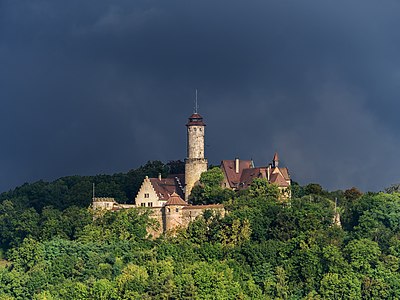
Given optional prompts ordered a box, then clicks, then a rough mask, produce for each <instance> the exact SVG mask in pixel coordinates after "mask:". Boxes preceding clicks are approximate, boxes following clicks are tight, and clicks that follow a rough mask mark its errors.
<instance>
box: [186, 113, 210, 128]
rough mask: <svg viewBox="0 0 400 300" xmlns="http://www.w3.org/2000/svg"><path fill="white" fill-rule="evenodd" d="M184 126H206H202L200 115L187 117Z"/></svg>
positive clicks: (195, 114)
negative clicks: (187, 119)
mask: <svg viewBox="0 0 400 300" xmlns="http://www.w3.org/2000/svg"><path fill="white" fill-rule="evenodd" d="M186 126H206V124H204V122H203V117H202V116H201V115H200V114H198V113H194V114H192V115H191V116H190V117H189V122H188V123H187V124H186Z"/></svg>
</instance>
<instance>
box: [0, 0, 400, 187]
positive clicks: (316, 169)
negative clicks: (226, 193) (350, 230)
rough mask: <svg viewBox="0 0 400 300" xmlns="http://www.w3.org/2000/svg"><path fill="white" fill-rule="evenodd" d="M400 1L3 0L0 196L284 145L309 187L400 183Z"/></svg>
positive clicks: (285, 157) (261, 161)
mask: <svg viewBox="0 0 400 300" xmlns="http://www.w3.org/2000/svg"><path fill="white" fill-rule="evenodd" d="M399 16H400V2H399V1H397V0H396V1H391V0H387V1H384V2H382V1H372V0H352V1H349V0H346V1H344V0H343V1H341V0H335V1H328V0H313V1H311V0H303V1H298V0H292V1H289V0H275V1H269V0H259V1H236V0H229V1H228V0H224V1H221V0H201V1H193V0H168V1H165V0H146V1H140V0H135V1H132V0H109V1H106V0H68V1H65V0H63V1H60V0H35V1H31V0H20V1H15V0H0V100H1V110H0V111H1V118H0V132H1V135H0V137H1V141H2V142H1V147H0V191H5V190H8V189H10V188H13V187H15V186H17V185H20V184H22V183H24V182H33V181H36V180H39V179H45V180H53V179H56V178H58V177H61V176H66V175H75V174H80V175H94V174H99V173H109V174H111V173H114V172H126V171H128V170H129V169H132V168H136V167H138V166H139V165H141V164H144V163H145V162H146V161H148V160H156V159H159V160H163V161H168V160H174V159H184V157H185V149H186V132H185V130H186V128H185V126H184V125H185V123H186V120H187V117H188V116H189V115H190V114H191V113H192V110H193V100H194V91H195V89H196V88H197V89H198V90H199V103H200V113H201V114H202V115H203V116H204V118H205V121H206V123H207V131H206V143H207V145H208V146H207V148H206V156H207V157H208V159H209V162H210V163H213V164H217V163H218V162H219V161H220V160H222V159H233V158H234V157H235V156H239V157H240V158H242V159H250V158H253V159H254V161H255V163H256V165H266V164H267V163H268V162H269V161H270V160H271V159H272V156H273V154H274V152H275V151H278V152H279V154H280V158H281V163H282V164H284V165H285V166H287V167H289V170H290V172H291V174H292V177H293V179H294V180H296V181H298V182H300V183H301V184H306V183H309V182H319V183H321V184H322V185H323V186H324V187H325V188H328V189H331V190H333V189H339V188H342V189H346V188H349V187H352V186H357V187H359V188H360V189H362V190H364V191H366V190H373V191H377V190H381V189H383V188H385V187H387V186H389V185H391V184H392V183H397V182H400V159H399V155H398V154H399V149H400V141H399V137H400V134H399V130H400V123H399V117H398V115H399V113H398V112H399V109H400V102H399V95H400V33H399V32H400V31H399V30H400V18H399Z"/></svg>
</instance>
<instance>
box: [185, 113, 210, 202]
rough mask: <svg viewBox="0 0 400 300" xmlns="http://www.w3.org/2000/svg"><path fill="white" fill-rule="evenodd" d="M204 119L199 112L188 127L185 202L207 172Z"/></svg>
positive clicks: (190, 118)
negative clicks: (202, 175)
mask: <svg viewBox="0 0 400 300" xmlns="http://www.w3.org/2000/svg"><path fill="white" fill-rule="evenodd" d="M205 126H206V125H205V124H204V123H203V117H202V116H200V115H199V114H198V113H197V112H195V113H194V114H193V115H191V116H190V117H189V122H188V123H187V124H186V127H187V157H186V159H185V182H186V187H185V200H186V201H187V200H188V199H189V196H190V192H191V191H192V188H193V187H194V185H195V184H196V183H197V182H198V181H199V179H200V175H201V173H203V172H205V171H207V165H208V162H207V159H205V158H204V130H205Z"/></svg>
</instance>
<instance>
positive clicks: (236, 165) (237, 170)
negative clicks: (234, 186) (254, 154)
mask: <svg viewBox="0 0 400 300" xmlns="http://www.w3.org/2000/svg"><path fill="white" fill-rule="evenodd" d="M239 163H240V160H239V158H238V157H236V158H235V172H236V174H239Z"/></svg>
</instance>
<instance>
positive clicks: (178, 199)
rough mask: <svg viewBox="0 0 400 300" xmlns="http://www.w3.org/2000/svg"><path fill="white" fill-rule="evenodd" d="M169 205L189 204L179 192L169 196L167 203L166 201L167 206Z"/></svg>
mask: <svg viewBox="0 0 400 300" xmlns="http://www.w3.org/2000/svg"><path fill="white" fill-rule="evenodd" d="M169 205H180V206H186V205H188V204H187V203H186V202H185V201H183V199H182V198H181V197H179V195H178V194H177V193H172V195H171V197H169V199H168V201H167V203H165V206H169Z"/></svg>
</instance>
